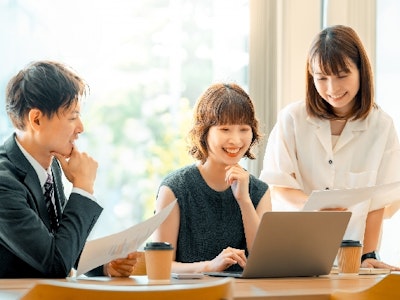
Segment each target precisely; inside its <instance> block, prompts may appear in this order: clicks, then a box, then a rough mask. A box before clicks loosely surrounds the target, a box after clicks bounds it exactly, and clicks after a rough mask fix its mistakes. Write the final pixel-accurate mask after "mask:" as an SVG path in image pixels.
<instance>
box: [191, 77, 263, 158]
mask: <svg viewBox="0 0 400 300" xmlns="http://www.w3.org/2000/svg"><path fill="white" fill-rule="evenodd" d="M226 124H247V125H249V126H250V127H251V130H252V132H253V138H252V141H251V145H250V147H249V149H247V151H246V153H245V155H244V156H245V157H247V158H250V159H254V158H255V156H254V155H253V154H252V153H251V152H250V149H251V148H252V147H253V146H254V145H255V144H257V143H258V142H259V140H260V137H261V134H260V132H259V129H258V120H257V118H256V116H255V110H254V105H253V102H252V100H251V99H250V97H249V95H248V94H247V93H246V92H245V91H244V90H243V89H242V88H241V87H240V86H239V85H237V84H235V83H229V84H227V83H216V84H212V85H211V86H210V87H209V88H208V89H207V90H206V91H205V92H204V93H203V94H202V95H201V96H200V98H199V99H198V100H197V103H196V105H195V108H194V114H193V127H192V129H191V130H190V131H189V135H188V139H189V144H190V145H189V153H190V154H191V155H192V156H193V157H194V158H195V159H198V160H200V161H201V162H202V163H204V162H205V161H206V159H207V157H208V145H207V135H208V132H209V130H210V127H211V126H215V125H226Z"/></svg>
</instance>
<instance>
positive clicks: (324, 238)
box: [205, 211, 351, 278]
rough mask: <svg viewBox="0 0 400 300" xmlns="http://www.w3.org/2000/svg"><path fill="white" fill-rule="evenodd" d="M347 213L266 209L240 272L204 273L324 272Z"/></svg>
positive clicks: (330, 262) (327, 270) (269, 274)
mask: <svg viewBox="0 0 400 300" xmlns="http://www.w3.org/2000/svg"><path fill="white" fill-rule="evenodd" d="M350 216H351V212H350V211H299V212H293V211H290V212H278V211H273V212H266V213H265V214H264V215H263V217H262V219H261V222H260V225H259V228H258V230H257V234H256V237H255V240H254V243H253V249H252V250H251V252H250V254H249V256H248V258H247V264H246V266H245V268H244V270H243V272H228V271H223V272H207V273H205V274H207V275H211V276H232V277H239V278H273V277H305V276H320V275H327V274H329V273H330V271H331V269H332V266H333V263H334V260H335V258H336V254H337V252H338V250H339V247H340V244H341V242H342V239H343V235H344V233H345V230H346V228H347V224H348V222H349V220H350Z"/></svg>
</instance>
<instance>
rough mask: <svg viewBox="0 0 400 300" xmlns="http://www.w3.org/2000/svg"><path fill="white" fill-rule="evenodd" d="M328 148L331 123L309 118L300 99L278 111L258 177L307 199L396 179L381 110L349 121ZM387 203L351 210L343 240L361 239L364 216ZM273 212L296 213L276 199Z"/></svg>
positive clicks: (395, 157) (397, 152)
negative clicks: (327, 191) (322, 192)
mask: <svg viewBox="0 0 400 300" xmlns="http://www.w3.org/2000/svg"><path fill="white" fill-rule="evenodd" d="M332 145H333V144H332V135H331V128H330V122H329V120H325V119H318V118H310V117H309V116H308V115H307V112H306V107H305V102H304V101H299V102H295V103H292V104H289V105H288V106H287V107H285V108H284V109H283V110H282V111H281V112H280V113H279V115H278V121H277V124H276V125H275V126H274V128H273V130H272V131H271V134H270V136H269V139H268V144H267V147H266V152H265V157H264V165H263V170H262V171H261V175H260V179H262V180H264V181H265V182H267V183H268V184H269V185H271V186H274V185H275V186H282V187H289V188H294V189H300V190H302V191H304V192H305V193H306V194H307V195H309V194H310V193H311V191H313V190H324V189H345V188H356V187H366V186H374V185H379V184H384V183H390V182H394V181H400V145H399V141H398V136H397V133H396V130H395V127H394V125H393V121H392V119H391V117H390V116H389V115H388V114H386V113H385V112H384V111H382V110H381V109H380V108H378V109H373V110H372V111H371V113H370V114H369V115H368V117H367V118H366V119H365V120H357V121H348V122H347V123H346V125H345V127H344V129H343V131H342V133H341V135H340V136H339V138H338V139H337V140H336V143H335V146H334V147H333V146H332ZM291 174H295V177H293V176H292V175H291ZM399 200H400V196H399ZM389 204H390V203H388V201H387V199H385V198H383V197H382V198H371V199H369V200H367V201H364V202H362V203H360V204H358V205H355V206H353V207H351V208H350V209H349V210H351V211H352V213H353V215H352V217H351V220H350V223H349V226H348V229H347V231H346V233H345V236H344V239H354V240H360V241H363V239H364V230H365V221H366V217H367V214H368V212H369V211H372V210H376V209H379V208H383V207H385V206H386V205H389ZM272 208H273V210H296V209H295V208H294V207H291V206H290V205H289V204H287V203H279V202H278V200H275V199H272Z"/></svg>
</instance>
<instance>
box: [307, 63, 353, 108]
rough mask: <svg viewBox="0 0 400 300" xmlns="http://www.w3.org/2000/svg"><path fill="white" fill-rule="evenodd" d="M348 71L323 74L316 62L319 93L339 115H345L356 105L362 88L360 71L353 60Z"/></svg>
mask: <svg viewBox="0 0 400 300" xmlns="http://www.w3.org/2000/svg"><path fill="white" fill-rule="evenodd" d="M347 65H348V71H345V70H342V71H339V73H338V74H337V75H334V74H331V75H327V74H323V72H322V71H321V69H320V66H319V65H318V64H317V63H316V62H314V65H313V79H314V85H315V88H316V89H317V91H318V94H319V95H320V96H321V97H322V98H323V99H325V101H326V102H328V103H329V104H330V105H331V106H332V108H333V110H334V112H335V113H336V114H337V115H339V116H340V115H345V114H346V113H347V112H349V111H350V110H351V108H352V107H353V105H354V101H355V97H356V95H357V93H358V90H359V89H360V72H359V70H358V68H357V66H356V65H355V64H354V62H352V61H351V60H349V61H348V64H347Z"/></svg>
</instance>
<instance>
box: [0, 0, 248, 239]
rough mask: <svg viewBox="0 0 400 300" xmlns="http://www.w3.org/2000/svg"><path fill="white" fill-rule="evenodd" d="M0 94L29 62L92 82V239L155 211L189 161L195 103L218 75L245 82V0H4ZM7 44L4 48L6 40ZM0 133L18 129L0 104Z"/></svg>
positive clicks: (88, 113) (87, 111)
mask: <svg viewBox="0 0 400 300" xmlns="http://www.w3.org/2000/svg"><path fill="white" fill-rule="evenodd" d="M0 25H1V28H2V29H1V31H0V43H1V45H3V47H1V48H0V54H1V56H0V57H2V64H1V65H2V67H1V68H0V80H1V93H2V94H3V95H4V89H5V85H6V83H7V82H8V80H9V79H10V77H11V76H12V75H14V74H15V73H16V72H17V71H18V70H19V69H21V68H22V67H23V66H24V65H26V64H27V63H28V62H30V61H32V60H37V59H54V60H60V61H63V62H65V63H67V64H68V65H70V66H72V67H73V68H74V69H76V70H77V71H78V73H80V74H81V75H82V76H83V77H84V78H85V79H86V80H87V81H88V83H89V85H90V89H91V93H90V95H89V98H88V101H87V102H86V103H85V107H84V111H83V121H84V125H85V131H86V132H85V133H84V134H82V136H81V137H80V139H79V140H78V147H79V149H80V150H84V151H87V152H88V153H90V155H92V156H93V157H94V158H95V159H96V160H97V161H98V162H99V170H98V175H97V181H96V186H95V193H96V197H97V198H98V201H99V203H100V204H101V205H102V206H103V207H104V212H103V214H102V216H101V217H100V219H99V221H98V223H97V225H96V227H95V229H94V232H93V234H92V237H96V236H103V235H105V234H109V233H113V232H116V231H119V230H121V229H125V228H126V227H128V226H131V225H133V224H136V223H137V222H139V221H141V220H143V219H146V218H148V217H150V216H151V215H152V214H153V210H154V201H155V198H156V192H157V188H158V185H159V184H160V181H161V179H162V178H163V177H164V176H165V175H166V174H167V173H168V172H170V171H171V170H173V169H176V168H178V167H180V166H183V165H185V164H187V163H190V162H191V161H192V160H191V158H190V157H189V156H188V155H187V154H186V144H185V139H184V137H185V135H186V131H187V128H188V124H189V122H190V121H191V116H192V115H191V109H192V106H193V104H194V102H195V101H196V99H197V97H198V96H199V95H200V94H201V92H202V91H203V90H204V89H205V88H206V87H207V86H208V85H209V84H211V83H212V82H215V81H234V82H236V83H238V84H240V85H241V86H243V87H244V88H245V89H247V66H248V49H247V48H248V47H247V38H248V31H249V28H248V27H249V26H248V1H239V0H235V1H231V0H205V1H190V0H150V1H149V0H143V1H128V0H114V1H110V0H104V1H79V0H60V1H51V0H43V1H35V0H25V1H17V0H2V1H0ZM4 45H7V47H4ZM0 109H1V110H0V116H1V118H0V122H1V123H0V138H1V139H2V140H3V139H4V138H6V137H7V136H8V135H9V134H10V133H11V132H12V127H11V125H10V124H9V122H8V119H7V118H6V116H5V111H4V104H3V105H2V106H1V108H0Z"/></svg>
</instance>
